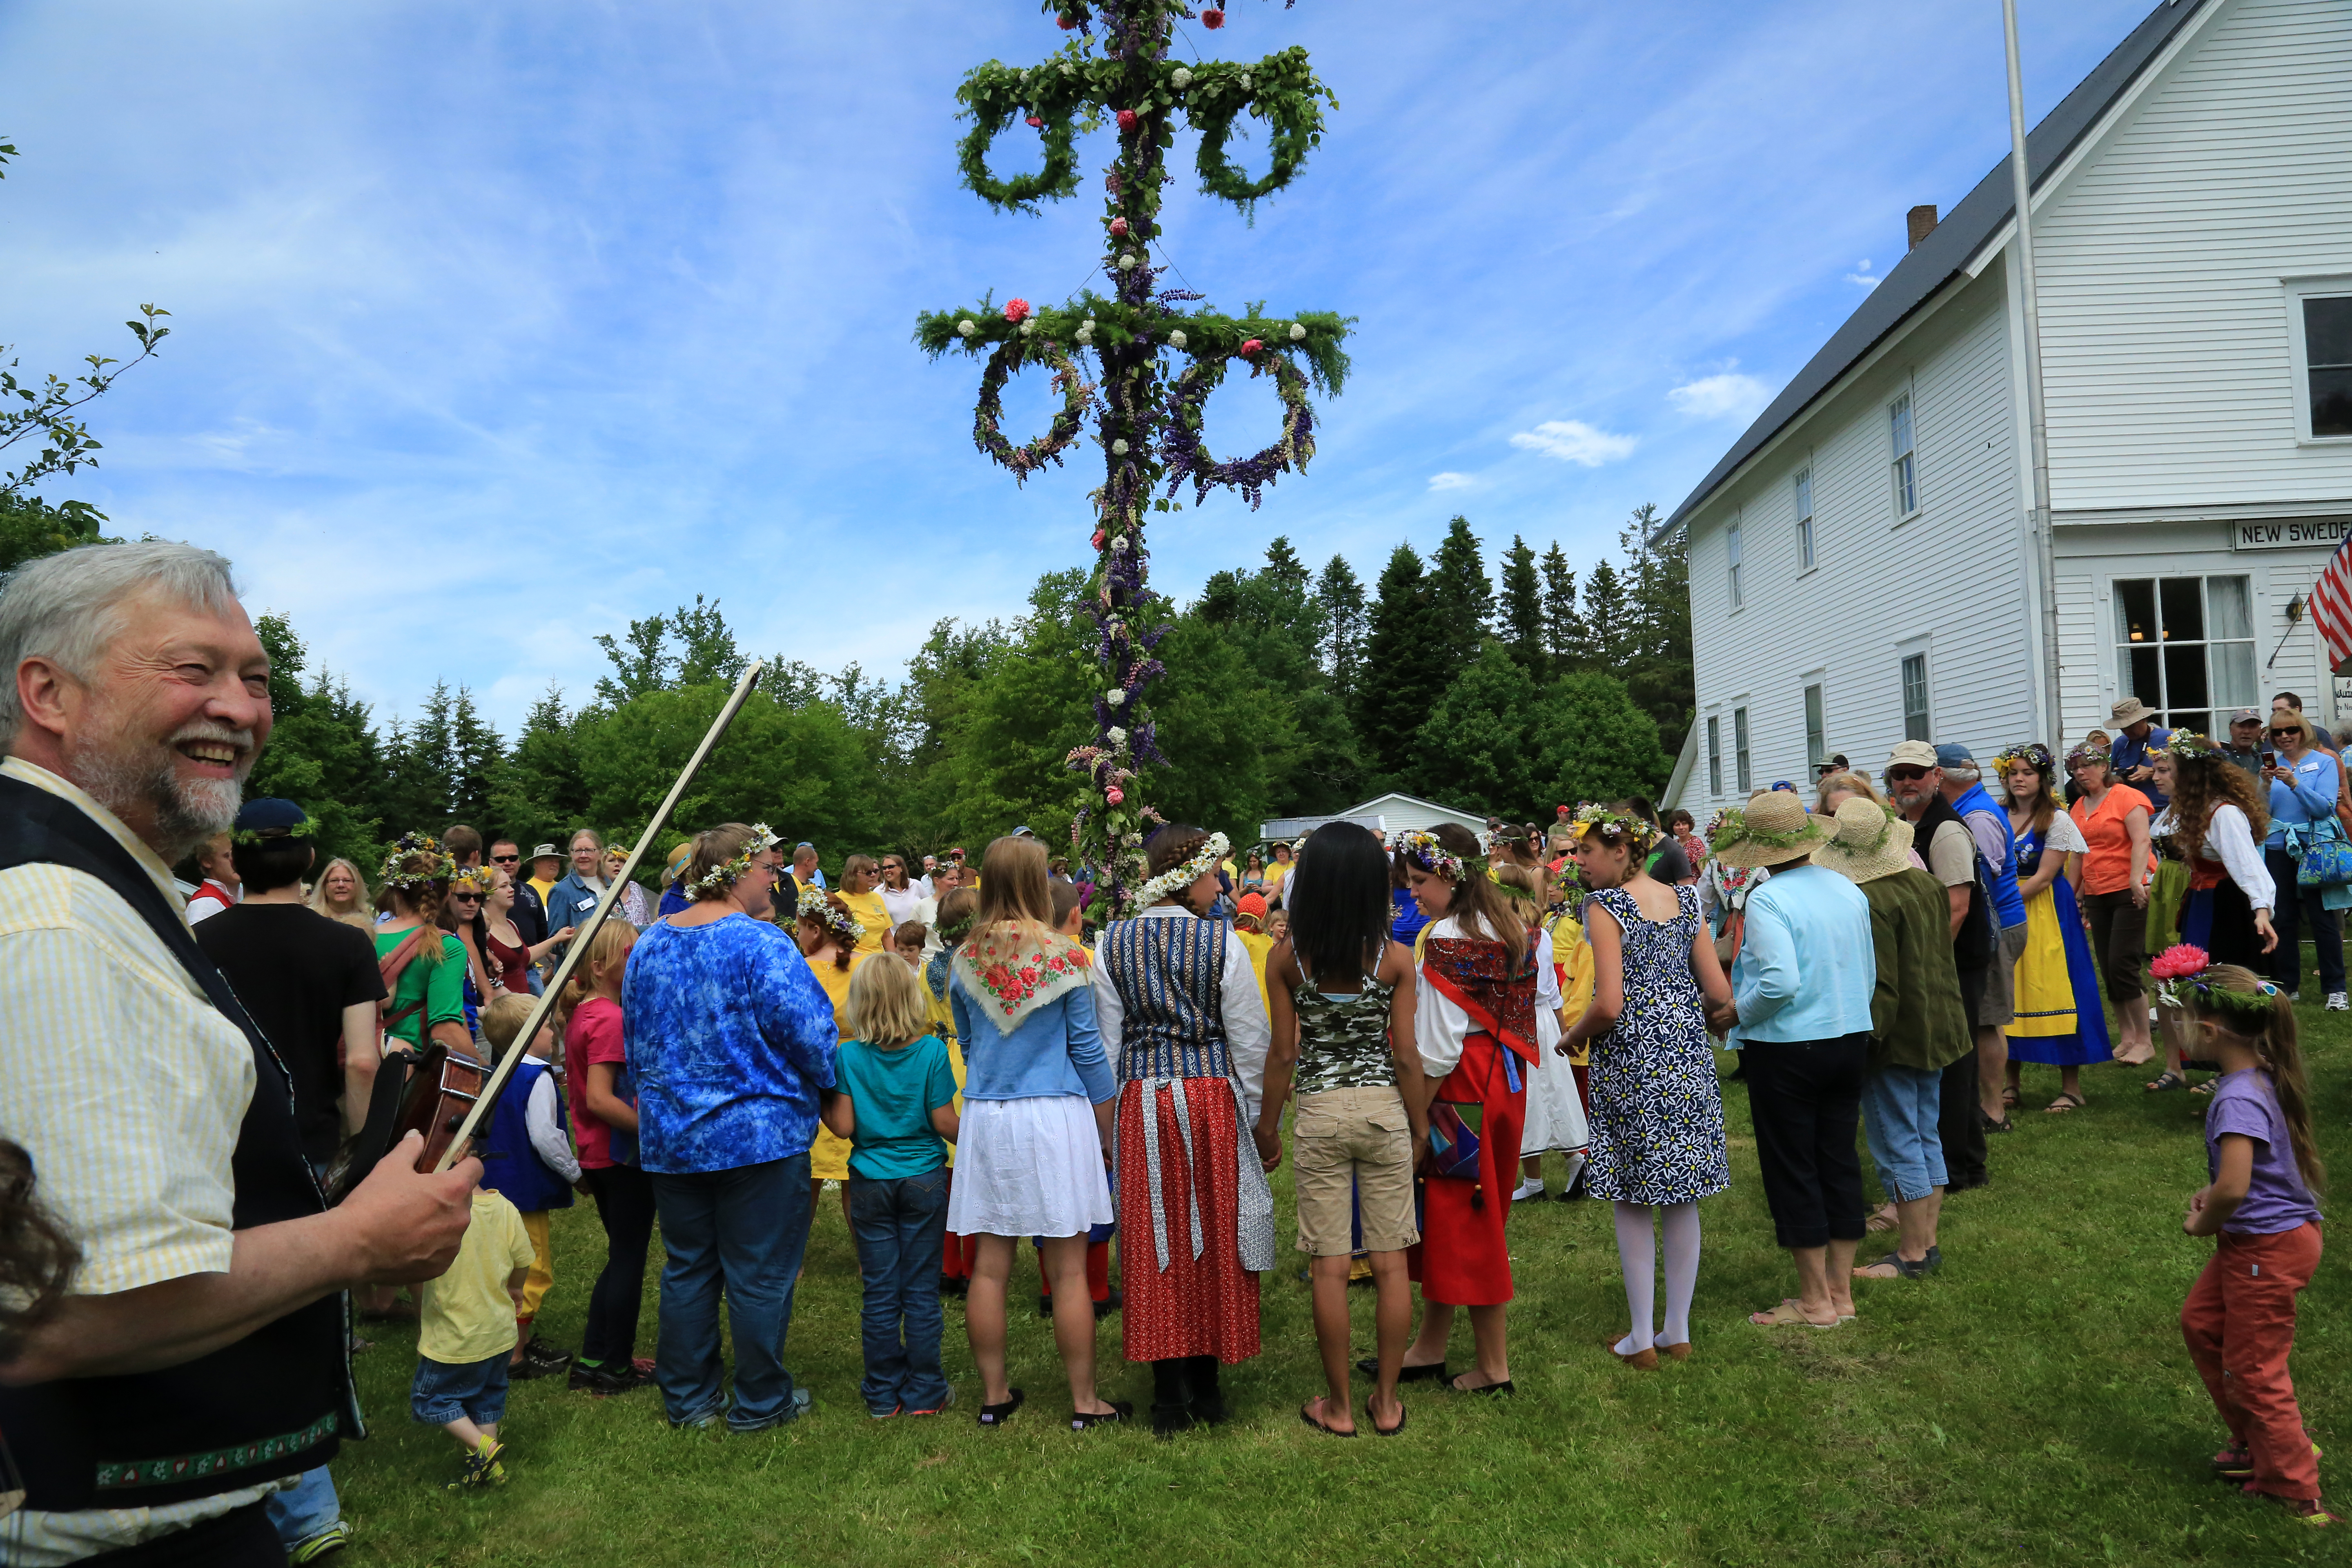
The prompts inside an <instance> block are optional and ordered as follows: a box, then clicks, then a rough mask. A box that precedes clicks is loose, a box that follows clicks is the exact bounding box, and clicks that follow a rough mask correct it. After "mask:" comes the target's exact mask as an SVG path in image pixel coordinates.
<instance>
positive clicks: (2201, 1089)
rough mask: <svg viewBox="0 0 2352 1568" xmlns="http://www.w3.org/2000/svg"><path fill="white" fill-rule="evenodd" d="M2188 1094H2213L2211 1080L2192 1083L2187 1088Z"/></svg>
mask: <svg viewBox="0 0 2352 1568" xmlns="http://www.w3.org/2000/svg"><path fill="white" fill-rule="evenodd" d="M2212 1092H2213V1080H2212V1079H2206V1080H2205V1081H2204V1082H2203V1083H2192V1084H2190V1085H2189V1093H2191V1094H2204V1095H2210V1094H2211V1093H2212Z"/></svg>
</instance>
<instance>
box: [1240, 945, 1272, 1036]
mask: <svg viewBox="0 0 2352 1568" xmlns="http://www.w3.org/2000/svg"><path fill="white" fill-rule="evenodd" d="M1234 935H1235V936H1237V937H1239V938H1241V939H1242V946H1244V948H1247V949H1248V950H1249V960H1250V968H1251V969H1252V970H1253V971H1255V973H1256V974H1257V1000H1258V1005H1260V1006H1262V1007H1264V1008H1265V1009H1266V1014H1267V1016H1269V1017H1271V1016H1273V1011H1274V1004H1273V1003H1272V1002H1271V1001H1269V1000H1268V999H1267V997H1266V994H1265V959H1266V955H1267V954H1268V953H1270V952H1273V951H1274V938H1272V937H1270V936H1267V935H1265V934H1264V933H1263V932H1260V931H1242V930H1240V929H1238V928H1236V929H1235V930H1234Z"/></svg>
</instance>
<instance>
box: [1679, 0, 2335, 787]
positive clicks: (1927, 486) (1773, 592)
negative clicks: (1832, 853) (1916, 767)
mask: <svg viewBox="0 0 2352 1568" xmlns="http://www.w3.org/2000/svg"><path fill="white" fill-rule="evenodd" d="M1997 108H1998V106H1997V102H1996V104H1994V105H1989V106H1988V112H1989V113H1990V112H1997ZM2029 152H2030V158H2029V163H2030V167H2031V170H2032V176H2033V202H2032V205H2033V239H2034V250H2035V265H2036V269H2037V271H2038V274H2039V278H2040V287H2039V289H2037V294H2038V298H2039V301H2040V307H2041V318H2042V363H2043V379H2044V384H2045V387H2046V391H2047V404H2048V421H2049V433H2050V437H2049V453H2050V480H2051V496H2052V506H2053V515H2054V519H2055V523H2056V527H2055V530H2054V538H2055V555H2056V563H2055V576H2056V582H2057V599H2058V612H2059V628H2058V644H2059V646H2058V647H2057V650H2056V656H2057V659H2058V664H2059V672H2060V684H2061V688H2062V699H2061V700H2062V702H2063V713H2062V714H2061V715H2060V718H2059V721H2058V722H2056V723H2054V724H2053V723H2051V722H2049V721H2048V718H2047V716H2046V715H2045V714H2044V713H2043V711H2042V710H2043V708H2044V707H2045V706H2046V705H2047V697H2046V689H2047V681H2046V679H2044V677H2043V674H2042V671H2043V669H2044V668H2045V666H2044V664H2043V662H2042V661H2043V660H2045V659H2046V658H2049V657H2050V654H2049V650H2048V649H2047V648H2046V647H2045V646H2044V642H2045V638H2044V636H2043V627H2044V625H2045V620H2044V616H2043V613H2042V574H2041V571H2040V564H2039V551H2038V548H2037V546H2036V542H2035V540H2034V538H2033V535H2032V528H2031V510H2032V472H2031V458H2030V456H2029V453H2030V444H2029V433H2028V425H2027V419H2026V399H2025V385H2024V376H2023V370H2022V366H2023V357H2022V356H2023V338H2022V326H2021V320H2022V318H2021V295H2020V292H2019V279H2018V274H2017V271H2016V269H2015V268H2014V267H2013V266H2012V265H2011V258H2012V255H2013V250H2012V246H2013V242H2014V237H2015V223H2014V216H2015V204H2014V202H2013V200H2012V196H2011V191H2012V184H2011V173H2010V168H2009V164H2008V163H2007V161H2006V160H2004V161H2003V162H2002V163H2000V165H1999V166H1998V167H1996V168H1995V169H1994V170H1993V171H1992V172H1991V173H1990V174H1987V175H1986V176H1985V177H1984V179H1983V180H1982V181H1981V182H1979V184H1978V185H1977V187H1976V188H1975V189H1974V190H1973V191H1971V192H1969V195H1967V197H1966V198H1964V199H1963V200H1962V201H1961V202H1960V204H1959V205H1958V207H1956V208H1954V209H1953V211H1952V213H1951V215H1950V216H1948V217H1947V218H1945V219H1944V221H1943V222H1942V223H1940V224H1938V223H1937V221H1936V215H1935V212H1934V210H1933V209H1932V208H1921V209H1917V210H1916V211H1915V212H1914V214H1913V215H1912V223H1911V228H1912V248H1911V251H1910V253H1909V254H1908V255H1907V256H1906V258H1904V259H1903V261H1902V263H1901V264H1900V265H1899V266H1897V267H1895V268H1894V269H1893V270H1892V271H1890V272H1889V273H1888V274H1887V275H1886V277H1885V280H1884V281H1882V282H1881V283H1880V284H1879V285H1878V287H1877V288H1876V289H1874V291H1873V292H1872V294H1871V296H1870V298H1869V299H1868V300H1866V301H1865V302H1864V304H1863V305H1862V307H1861V308H1860V309H1859V310H1856V311H1855V312H1854V313H1853V316H1852V318H1850V319H1849V320H1848V321H1846V322H1845V324H1844V325H1843V326H1842V327H1841V328H1839V329H1838V331H1836V333H1835V334H1833V335H1832V337H1831V339H1830V341H1829V342H1828V344H1827V345H1826V346H1824V347H1823V348H1822V351H1821V352H1820V353H1818V354H1816V355H1815V356H1814V357H1813V359H1812V361H1811V363H1808V364H1807V365H1806V366H1805V368H1804V369H1803V370H1802V371H1801V373H1800V374H1798V375H1797V377H1796V378H1795V380H1793V381H1792V382H1791V383H1790V384H1789V385H1788V387H1787V388H1786V389H1784V390H1783V391H1782V392H1781V394H1780V396H1779V397H1778V398H1777V399H1775V400H1774V402H1773V403H1772V405H1771V406H1770V407H1769V408H1768V409H1766V410H1765V411H1764V413H1763V415H1762V416H1760V417H1759V418H1758V419H1757V421H1756V422H1755V423H1754V424H1753V425H1752V426H1749V427H1748V431H1747V432H1746V434H1744V435H1743V436H1741V437H1740V438H1739V440H1738V443H1737V444H1735V445H1734V446H1733V447H1732V448H1731V450H1730V451H1728V452H1727V453H1726V454H1725V455H1724V457H1723V458H1722V460H1721V461H1720V462H1718V463H1717V465H1716V467H1715V468H1714V470H1713V471H1712V472H1711V473H1709V474H1708V475H1707V476H1706V479H1705V480H1704V481H1703V482H1701V483H1700V485H1699V486H1698V488H1697V489H1696V490H1694V491H1693V492H1692V493H1691V495H1690V497H1689V499H1688V500H1685V501H1684V502H1683V504H1682V505H1681V507H1680V508H1679V509H1678V510H1676V511H1675V513H1674V515H1673V516H1672V517H1671V518H1670V519H1669V520H1668V521H1666V522H1665V523H1664V525H1663V527H1662V529H1661V530H1660V534H1659V536H1660V537H1663V536H1664V533H1665V532H1667V531H1672V530H1674V529H1677V528H1681V529H1687V530H1688V531H1689V544H1690V584H1691V590H1690V591H1691V623H1692V632H1693V645H1694V653H1695V659H1696V683H1697V714H1696V721H1695V723H1694V725H1693V727H1692V731H1691V733H1690V736H1689V738H1688V740H1687V742H1686V743H1685V747H1684V751H1683V757H1682V760H1681V763H1680V765H1678V766H1677V768H1676V770H1675V783H1674V784H1673V785H1672V786H1671V788H1670V791H1669V797H1670V799H1671V800H1672V801H1673V802H1675V803H1677V804H1680V805H1685V806H1687V807H1690V808H1692V809H1693V810H1694V811H1695V812H1696V813H1697V814H1698V815H1699V816H1700V819H1701V820H1702V822H1703V821H1704V820H1705V813H1706V809H1707V808H1708V807H1711V806H1716V805H1724V804H1727V803H1731V802H1734V801H1737V800H1738V799H1739V798H1740V797H1741V796H1743V795H1745V794H1746V793H1747V791H1748V789H1750V788H1751V787H1752V788H1762V787H1764V786H1765V785H1768V784H1770V783H1772V782H1773V781H1774V780H1776V779H1790V780H1792V781H1796V782H1798V783H1799V784H1800V785H1801V786H1802V785H1803V784H1804V783H1805V782H1806V781H1809V780H1810V779H1811V774H1812V768H1811V764H1812V763H1815V762H1818V761H1820V760H1822V758H1824V757H1826V756H1827V755H1829V754H1830V753H1832V752H1843V753H1844V754H1845V755H1846V756H1848V757H1849V758H1851V759H1852V760H1853V763H1856V764H1858V765H1865V766H1870V767H1872V768H1873V769H1875V766H1876V765H1877V764H1878V763H1882V762H1883V761H1884V760H1885V755H1886V752H1887V749H1888V748H1889V747H1890V746H1891V745H1892V744H1893V743H1894V742H1896V741H1899V740H1902V739H1904V738H1906V736H1909V737H1916V738H1920V739H1927V740H1933V741H1937V742H1944V741H1960V742H1967V743H1968V744H1969V746H1970V747H1971V748H1972V749H1973V750H1974V752H1975V753H1976V755H1977V756H1978V758H1979V759H1980V760H1982V761H1985V762H1987V763H1990V758H1991V756H1992V753H1993V752H1995V751H1997V750H1999V749H2000V748H2001V747H2002V746H2004V745H2007V744H2010V743H2013V742H2021V741H2025V740H2032V739H2040V740H2043V741H2047V742H2052V743H2053V745H2057V744H2059V743H2060V742H2061V741H2062V738H2063V741H2064V742H2066V743H2072V742H2074V741H2077V740H2080V739H2081V737H2082V736H2083V734H2084V731H2087V730H2089V729H2090V728H2091V727H2092V726H2093V725H2095V724H2104V723H2105V721H2106V717H2107V713H2108V710H2109V708H2110V706H2111V705H2112V704H2113V703H2114V702H2115V701H2116V700H2117V699H2118V698H2119V697H2121V696H2124V695H2126V694H2133V693H2136V694H2137V695H2138V696H2139V697H2140V698H2141V699H2143V700H2146V701H2147V702H2148V703H2149V704H2151V705H2152V706H2154V707H2155V708H2157V709H2158V710H2161V711H2162V713H2163V714H2164V715H2165V719H2166V721H2167V722H2168V723H2173V724H2186V725H2189V726H2193V727H2195V728H2198V729H2200V730H2203V729H2207V728H2208V727H2209V726H2210V723H2211V715H2212V714H2213V713H2215V712H2216V711H2217V710H2224V709H2228V708H2231V707H2235V706H2238V705H2241V704H2244V705H2251V706H2257V707H2263V708H2267V707H2268V705H2269V699H2270V697H2271V696H2272V694H2273V693H2275V692H2277V691H2281V690H2292V691H2294V692H2296V693H2298V694H2299V695H2301V696H2302V697H2303V698H2304V699H2305V706H2306V708H2307V709H2308V710H2311V711H2312V713H2313V714H2314V716H2315V717H2317V718H2324V719H2326V721H2330V722H2335V721H2339V720H2346V719H2352V679H2341V680H2339V679H2334V678H2332V677H2331V673H2330V671H2329V670H2328V668H2326V652H2325V650H2324V648H2323V647H2321V646H2320V644H2319V642H2318V640H2317V639H2316V638H2315V636H2314V635H2313V632H2312V629H2311V626H2310V623H2309V621H2308V619H2307V618H2305V617H2304V616H2303V614H2302V611H2303V596H2304V595H2305V594H2307V593H2308V591H2309V590H2310V587H2311V584H2312V582H2313V580H2314V579H2315V577H2316V576H2317V574H2318V572H2319V569H2320V567H2321V566H2322V565H2323V564H2324V563H2325V562H2326V558H2327V555H2328V552H2329V551H2330V550H2331V549H2332V548H2333V547H2334V546H2335V544H2336V542H2338V541H2339V540H2341V539H2342V538H2343V537H2344V536H2345V533H2346V531H2347V526H2352V3H2347V0H2168V3H2166V4H2161V5H2158V6H2157V7H2156V8H2155V10H2153V11H2152V12H2150V13H2149V14H2148V16H2147V19H2146V20H2144V21H2143V22H2141V23H2140V25H2139V26H2137V28H2136V29H2135V30H2134V31H2133V33H2132V34H2131V36H2130V37H2127V38H2126V39H2125V40H2124V41H2123V42H2122V43H2121V44H2120V45H2118V46H2117V47H2116V50H2115V52H2114V53H2113V54H2111V55H2109V56H2108V57H2107V58H2106V59H2105V60H2104V61H2102V62H2101V63H2100V65H2099V68H2097V69H2096V70H2095V71H2093V72H2092V73H2091V75H2090V77H2089V78H2088V79H2085V80H2084V82H2083V83H2082V84H2081V85H2080V86H2078V87H2076V88H2075V89H2074V91H2073V92H2072V93H2070V94H2069V95H2068V96H2067V97H2066V99H2065V100H2064V101H2063V102H2062V103H2061V104H2059V105H2058V107H2057V108H2056V109H2055V110H2053V111H2052V112H2051V114H2050V116H2049V117H2048V118H2047V119H2046V120H2044V121H2042V123H2041V124H2040V125H2039V126H2038V127H2036V128H2035V129H2034V131H2033V132H2032V137H2031V139H2030V142H2029ZM2062 749H2063V748H2062Z"/></svg>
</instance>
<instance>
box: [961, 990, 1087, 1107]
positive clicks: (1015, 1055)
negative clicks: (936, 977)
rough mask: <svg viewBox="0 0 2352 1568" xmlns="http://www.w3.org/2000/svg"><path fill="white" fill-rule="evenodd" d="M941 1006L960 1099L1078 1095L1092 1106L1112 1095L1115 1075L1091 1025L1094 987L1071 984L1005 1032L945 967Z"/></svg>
mask: <svg viewBox="0 0 2352 1568" xmlns="http://www.w3.org/2000/svg"><path fill="white" fill-rule="evenodd" d="M948 1005H949V1007H950V1009H951V1010H952V1011H953V1012H954V1014H955V1026H956V1038H957V1039H958V1040H960V1041H961V1042H962V1044H963V1071H964V1079H963V1097H964V1098H965V1099H966V1100H1031V1099H1034V1098H1036V1097H1038V1096H1041V1095H1063V1094H1082V1095H1085V1096H1086V1097H1087V1100H1088V1101H1090V1102H1091V1103H1093V1104H1096V1105H1100V1104H1101V1103H1102V1102H1103V1101H1104V1100H1109V1099H1111V1098H1112V1097H1113V1096H1115V1095H1117V1094H1118V1077H1117V1075H1116V1074H1114V1073H1113V1072H1112V1071H1111V1070H1110V1058H1109V1056H1108V1054H1106V1053H1105V1052H1104V1050H1103V1043H1102V1032H1101V1031H1100V1030H1099V1029H1097V1028H1096V1027H1095V993H1094V987H1093V986H1092V985H1089V984H1079V985H1073V986H1071V987H1070V988H1069V989H1068V990H1066V991H1065V992H1063V993H1062V994H1061V995H1059V996H1056V997H1055V998H1054V1000H1052V1001H1051V1002H1048V1003H1046V1004H1045V1005H1044V1006H1042V1007H1039V1008H1038V1009H1037V1010H1036V1011H1034V1012H1033V1013H1031V1014H1030V1015H1029V1016H1027V1017H1025V1018H1024V1019H1022V1020H1021V1022H1020V1024H1019V1025H1018V1026H1016V1027H1015V1028H1014V1029H1013V1032H1012V1033H1011V1034H1009V1035H1007V1034H1003V1033H1002V1032H1000V1031H999V1030H998V1028H997V1026H996V1019H995V1017H994V1016H992V1011H991V1009H990V1008H989V1007H988V1006H986V1005H984V1004H982V1003H981V1002H978V1001H975V1000H974V999H973V997H972V994H971V992H970V991H968V990H966V989H965V988H964V983H963V976H962V975H961V974H954V973H950V979H949V981H948Z"/></svg>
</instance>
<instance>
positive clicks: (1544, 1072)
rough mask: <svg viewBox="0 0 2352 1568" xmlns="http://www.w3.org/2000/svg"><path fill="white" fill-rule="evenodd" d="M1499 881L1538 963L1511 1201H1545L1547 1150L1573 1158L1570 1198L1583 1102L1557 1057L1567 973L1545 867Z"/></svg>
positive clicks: (1514, 869)
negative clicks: (1532, 1049)
mask: <svg viewBox="0 0 2352 1568" xmlns="http://www.w3.org/2000/svg"><path fill="white" fill-rule="evenodd" d="M1494 877H1495V885H1496V887H1498V888H1500V889H1502V890H1503V895H1504V897H1505V898H1507V900H1510V902H1511V904H1512V906H1513V907H1514V910H1515V912H1516V913H1517V915H1518V917H1519V920H1520V921H1521V923H1523V924H1524V925H1525V926H1526V927H1527V932H1528V946H1529V947H1530V948H1531V949H1532V950H1533V951H1534V953H1535V961H1536V1059H1535V1060H1534V1061H1532V1062H1529V1063H1528V1073H1529V1075H1530V1076H1529V1077H1528V1109H1527V1123H1526V1125H1525V1126H1524V1127H1523V1128H1522V1129H1521V1130H1520V1133H1519V1160H1520V1166H1519V1184H1518V1187H1517V1190H1515V1191H1514V1192H1513V1193H1512V1194H1511V1201H1512V1202H1513V1203H1520V1202H1526V1201H1534V1200H1539V1199H1541V1198H1542V1197H1543V1195H1544V1184H1543V1157H1544V1155H1545V1154H1546V1153H1547V1152H1559V1153H1562V1154H1565V1155H1567V1156H1568V1184H1567V1185H1566V1186H1563V1187H1562V1188H1561V1189H1560V1191H1561V1192H1562V1193H1563V1194H1565V1193H1566V1192H1567V1191H1568V1190H1569V1189H1570V1188H1571V1187H1573V1186H1575V1184H1576V1178H1577V1173H1579V1172H1580V1171H1581V1170H1582V1169H1583V1167H1584V1141H1585V1140H1584V1101H1583V1100H1582V1099H1581V1098H1580V1097H1579V1095H1578V1093H1577V1087H1576V1075H1575V1073H1574V1072H1572V1071H1563V1070H1561V1069H1562V1068H1566V1067H1567V1066H1568V1063H1567V1062H1565V1061H1562V1060H1559V1059H1556V1058H1554V1057H1553V1055H1552V1047H1554V1046H1556V1045H1558V1044H1559V1037H1560V1032H1561V1030H1562V1029H1563V1028H1564V1027H1565V1023H1564V1022H1563V1019H1562V1014H1563V1012H1564V1011H1565V1008H1566V1003H1565V1000H1564V998H1563V996H1562V995H1561V991H1560V982H1561V980H1562V977H1563V976H1564V974H1565V973H1566V969H1565V966H1564V965H1563V963H1562V962H1561V959H1560V954H1559V952H1558V950H1556V949H1555V948H1554V947H1553V946H1552V940H1551V931H1550V929H1549V925H1548V924H1547V923H1546V920H1545V910H1544V897H1543V887H1544V882H1545V880H1546V877H1545V874H1544V872H1543V870H1542V868H1540V867H1536V866H1518V865H1512V866H1497V867H1496V868H1495V869H1494ZM1579 934H1580V935H1581V933H1579Z"/></svg>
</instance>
